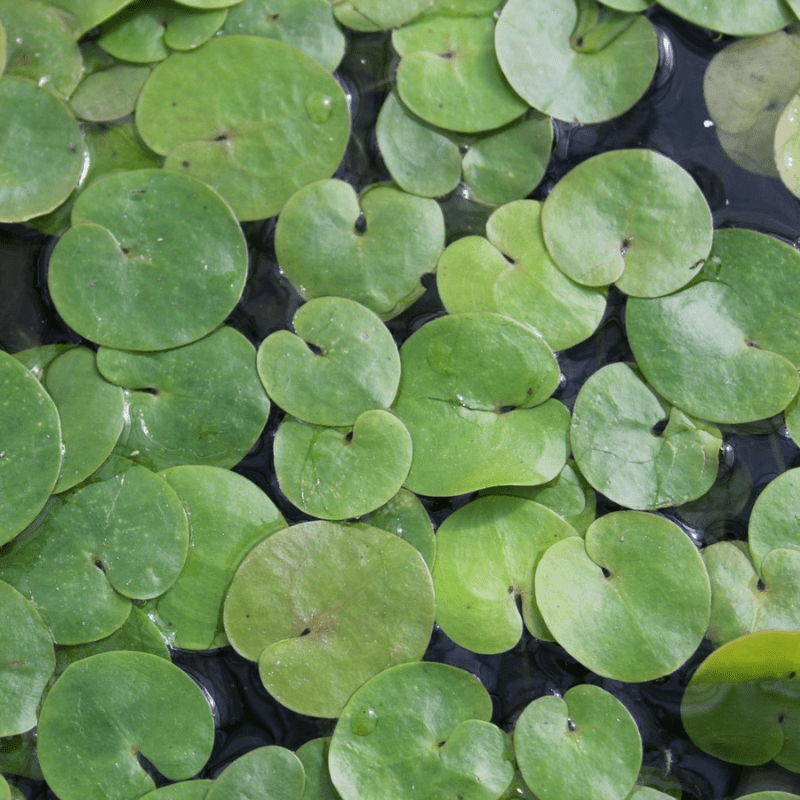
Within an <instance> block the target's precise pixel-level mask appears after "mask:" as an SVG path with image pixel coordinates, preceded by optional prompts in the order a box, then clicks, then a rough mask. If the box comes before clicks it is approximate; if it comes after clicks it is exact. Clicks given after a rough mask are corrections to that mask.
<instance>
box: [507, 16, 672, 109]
mask: <svg viewBox="0 0 800 800" xmlns="http://www.w3.org/2000/svg"><path fill="white" fill-rule="evenodd" d="M590 2H591V3H592V4H594V0H590ZM577 22H578V3H577V2H576V0H509V2H507V3H506V4H505V6H504V7H503V10H502V12H501V14H500V19H499V20H498V23H497V31H496V34H495V46H496V49H497V58H498V60H499V62H500V66H501V68H502V70H503V72H504V74H505V76H506V78H508V81H509V83H510V84H511V86H513V88H514V89H515V90H516V91H517V92H518V93H519V94H520V95H521V96H522V97H523V98H524V99H525V100H526V101H527V102H528V103H530V105H532V106H533V107H534V108H538V109H539V110H540V111H542V112H544V113H545V114H549V115H550V116H553V117H556V118H557V119H562V120H565V121H567V122H581V123H590V122H602V121H603V120H606V119H611V118H612V117H617V116H619V115H620V114H622V113H623V111H627V110H628V109H629V108H630V107H631V106H632V105H633V104H634V103H635V102H636V101H637V100H638V99H639V98H640V97H641V96H642V95H643V94H644V93H645V91H646V89H647V88H648V86H649V85H650V81H651V79H652V77H653V74H654V73H655V70H656V65H657V63H658V41H657V37H656V32H655V29H654V28H653V26H652V25H651V24H650V22H649V21H648V20H647V19H645V18H644V17H642V16H637V17H633V18H632V24H630V25H629V27H627V28H626V29H625V30H623V31H622V32H621V33H620V34H619V35H618V36H616V38H614V39H613V40H612V41H610V42H609V43H608V44H607V45H606V46H605V47H603V48H601V49H600V50H599V51H598V52H592V53H586V52H581V51H580V49H573V47H572V45H571V43H570V36H571V34H572V32H573V30H574V29H575V26H576V23H577Z"/></svg>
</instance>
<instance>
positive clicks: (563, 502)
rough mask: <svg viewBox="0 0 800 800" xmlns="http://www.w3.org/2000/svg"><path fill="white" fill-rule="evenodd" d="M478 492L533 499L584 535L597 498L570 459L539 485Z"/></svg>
mask: <svg viewBox="0 0 800 800" xmlns="http://www.w3.org/2000/svg"><path fill="white" fill-rule="evenodd" d="M481 494H506V495H512V496H514V497H524V498H527V499H528V500H535V501H536V502H537V503H541V505H543V506H547V508H550V509H552V510H553V511H555V512H556V514H558V515H559V516H560V517H563V518H564V519H565V520H566V521H567V522H568V523H569V524H570V525H572V527H573V528H575V530H576V531H577V532H578V533H579V534H581V535H583V534H584V533H585V532H586V529H587V528H588V527H589V525H591V524H592V523H593V522H594V519H595V510H596V506H597V498H596V496H595V493H594V489H592V487H591V486H590V485H589V483H588V481H587V480H586V478H584V477H583V475H581V473H580V471H579V470H578V469H577V467H576V465H575V462H574V461H573V460H572V459H570V460H569V461H568V462H567V463H566V464H565V465H564V469H562V470H561V472H560V473H559V474H558V476H557V477H555V478H553V480H551V481H548V482H547V483H543V484H541V485H539V486H495V487H494V488H492V489H487V490H485V491H484V492H481Z"/></svg>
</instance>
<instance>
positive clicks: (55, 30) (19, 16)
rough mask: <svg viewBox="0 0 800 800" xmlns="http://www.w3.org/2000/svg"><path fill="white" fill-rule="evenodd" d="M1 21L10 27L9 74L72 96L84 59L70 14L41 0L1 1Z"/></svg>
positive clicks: (7, 70) (62, 95)
mask: <svg viewBox="0 0 800 800" xmlns="http://www.w3.org/2000/svg"><path fill="white" fill-rule="evenodd" d="M0 21H1V22H2V24H3V26H4V27H5V30H6V46H7V53H6V65H5V74H6V75H18V76H20V77H22V78H29V79H30V80H32V81H33V82H34V83H36V84H38V85H39V86H40V87H42V86H46V87H48V88H50V89H52V90H53V91H54V92H55V93H56V94H58V95H59V96H61V97H63V98H67V97H69V96H70V95H71V94H72V92H73V91H74V90H75V87H76V86H77V85H78V81H79V80H80V79H81V75H82V72H83V61H82V59H81V52H80V50H79V49H78V45H77V44H76V43H75V38H74V32H73V29H72V26H71V25H70V22H69V20H68V18H67V16H66V15H65V14H63V13H61V12H60V11H58V10H57V9H55V8H53V7H52V5H45V4H44V3H40V2H38V1H37V0H0ZM2 61H3V59H2V58H0V63H2Z"/></svg>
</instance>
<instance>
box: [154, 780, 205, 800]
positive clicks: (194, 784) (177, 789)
mask: <svg viewBox="0 0 800 800" xmlns="http://www.w3.org/2000/svg"><path fill="white" fill-rule="evenodd" d="M213 783H214V781H202V780H201V781H183V782H181V783H173V784H171V785H170V786H163V787H162V788H161V789H156V790H155V791H154V792H148V793H147V794H145V795H142V797H141V800H205V797H206V795H207V794H208V790H209V789H210V788H211V786H212V785H213Z"/></svg>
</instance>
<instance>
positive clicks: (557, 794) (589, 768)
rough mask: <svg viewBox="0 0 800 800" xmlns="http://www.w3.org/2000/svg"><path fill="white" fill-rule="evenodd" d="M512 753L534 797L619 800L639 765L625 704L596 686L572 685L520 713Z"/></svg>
mask: <svg viewBox="0 0 800 800" xmlns="http://www.w3.org/2000/svg"><path fill="white" fill-rule="evenodd" d="M514 752H515V755H516V758H517V762H518V763H519V768H520V771H521V772H522V775H523V777H524V778H525V782H526V783H527V784H528V785H529V786H530V787H531V789H532V790H533V791H534V792H535V793H536V796H537V797H538V798H539V800H618V798H621V797H626V796H627V794H628V792H630V790H631V789H632V788H633V785H634V783H635V781H636V777H637V775H638V774H639V767H640V766H641V763H642V741H641V739H640V737H639V729H638V728H637V727H636V722H635V721H634V719H633V717H632V716H631V715H630V712H629V711H628V709H627V708H625V706H624V705H623V704H622V703H621V702H620V701H619V700H617V698H616V697H614V695H612V694H609V693H608V692H606V691H605V690H604V689H601V688H600V687H599V686H591V685H584V686H574V687H573V688H572V689H570V690H569V691H568V692H567V693H566V694H565V695H564V697H563V698H561V697H553V696H545V697H540V698H539V699H538V700H534V701H533V702H532V703H530V705H528V706H527V708H526V709H525V710H524V711H523V712H522V715H521V716H520V718H519V719H518V720H517V725H516V728H515V730H514Z"/></svg>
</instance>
